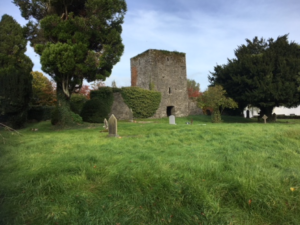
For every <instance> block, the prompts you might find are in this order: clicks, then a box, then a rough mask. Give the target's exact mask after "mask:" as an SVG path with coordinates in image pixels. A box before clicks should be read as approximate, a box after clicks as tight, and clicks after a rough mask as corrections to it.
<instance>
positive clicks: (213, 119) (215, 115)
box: [211, 109, 222, 123]
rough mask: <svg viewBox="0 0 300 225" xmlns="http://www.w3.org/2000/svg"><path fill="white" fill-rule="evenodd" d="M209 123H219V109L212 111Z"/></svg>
mask: <svg viewBox="0 0 300 225" xmlns="http://www.w3.org/2000/svg"><path fill="white" fill-rule="evenodd" d="M211 122H213V123H221V122H222V120H221V113H220V110H219V109H214V111H213V114H212V115H211Z"/></svg>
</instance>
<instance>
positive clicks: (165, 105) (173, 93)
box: [130, 49, 202, 118]
mask: <svg viewBox="0 0 300 225" xmlns="http://www.w3.org/2000/svg"><path fill="white" fill-rule="evenodd" d="M130 63H131V86H137V87H140V88H144V89H148V90H156V91H159V92H161V95H162V96H161V97H162V98H161V102H160V105H159V108H158V109H157V111H156V113H155V115H154V116H153V117H154V118H161V117H167V116H170V115H175V116H176V117H182V116H188V115H196V114H202V111H201V110H200V109H199V108H197V106H196V103H195V102H193V101H191V100H189V98H188V93H187V75H186V59H185V53H180V52H169V51H163V50H154V49H149V50H147V51H145V52H143V53H141V54H139V55H137V56H135V57H133V58H131V60H130Z"/></svg>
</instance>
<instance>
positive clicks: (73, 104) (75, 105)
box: [70, 94, 87, 115]
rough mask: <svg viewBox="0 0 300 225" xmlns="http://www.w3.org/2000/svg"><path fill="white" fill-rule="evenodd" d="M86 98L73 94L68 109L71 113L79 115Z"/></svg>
mask: <svg viewBox="0 0 300 225" xmlns="http://www.w3.org/2000/svg"><path fill="white" fill-rule="evenodd" d="M86 101H87V99H86V96H84V95H81V94H73V95H72V96H71V99H70V108H71V110H72V112H74V113H76V114H78V115H80V113H81V110H82V107H83V105H84V104H85V103H86Z"/></svg>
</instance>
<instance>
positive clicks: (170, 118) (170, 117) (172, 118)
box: [169, 115, 176, 125]
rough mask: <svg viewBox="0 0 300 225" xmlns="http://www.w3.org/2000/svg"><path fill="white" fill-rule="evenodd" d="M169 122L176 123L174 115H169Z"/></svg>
mask: <svg viewBox="0 0 300 225" xmlns="http://www.w3.org/2000/svg"><path fill="white" fill-rule="evenodd" d="M169 124H172V125H176V123H175V116H174V115H171V116H169Z"/></svg>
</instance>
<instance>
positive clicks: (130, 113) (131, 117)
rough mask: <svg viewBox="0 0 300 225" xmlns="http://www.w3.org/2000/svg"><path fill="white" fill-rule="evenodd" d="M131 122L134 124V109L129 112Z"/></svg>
mask: <svg viewBox="0 0 300 225" xmlns="http://www.w3.org/2000/svg"><path fill="white" fill-rule="evenodd" d="M129 121H130V122H133V111H132V109H130V112H129Z"/></svg>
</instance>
